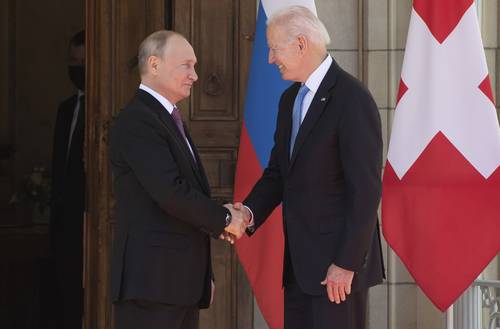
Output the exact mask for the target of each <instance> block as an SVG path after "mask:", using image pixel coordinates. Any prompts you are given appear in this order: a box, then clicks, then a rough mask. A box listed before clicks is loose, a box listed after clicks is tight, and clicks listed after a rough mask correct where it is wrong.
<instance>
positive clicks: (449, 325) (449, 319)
mask: <svg viewBox="0 0 500 329" xmlns="http://www.w3.org/2000/svg"><path fill="white" fill-rule="evenodd" d="M446 329H453V304H451V306H450V307H448V309H447V310H446Z"/></svg>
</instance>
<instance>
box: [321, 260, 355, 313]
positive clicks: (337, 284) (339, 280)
mask: <svg viewBox="0 0 500 329" xmlns="http://www.w3.org/2000/svg"><path fill="white" fill-rule="evenodd" d="M353 277H354V272H353V271H349V270H345V269H343V268H341V267H338V266H337V265H335V264H332V265H330V267H328V273H327V274H326V278H325V280H323V281H322V282H321V284H322V285H324V286H326V291H327V292H328V299H330V301H331V302H332V303H333V302H335V303H337V304H340V303H341V302H343V301H345V300H346V295H349V294H350V293H351V284H352V279H353Z"/></svg>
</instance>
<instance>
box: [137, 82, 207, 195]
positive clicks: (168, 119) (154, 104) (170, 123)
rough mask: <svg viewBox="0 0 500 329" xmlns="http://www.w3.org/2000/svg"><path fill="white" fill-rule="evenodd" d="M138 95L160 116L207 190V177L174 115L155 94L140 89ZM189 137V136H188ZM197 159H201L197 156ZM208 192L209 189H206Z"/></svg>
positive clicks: (192, 145)
mask: <svg viewBox="0 0 500 329" xmlns="http://www.w3.org/2000/svg"><path fill="white" fill-rule="evenodd" d="M137 95H138V97H139V98H140V99H141V101H143V102H144V103H145V104H146V105H147V106H148V107H149V108H150V109H152V110H153V111H154V112H155V113H156V114H157V115H158V117H159V119H160V121H161V122H162V123H163V125H164V126H165V128H166V129H167V131H168V132H169V134H170V135H171V136H173V138H174V140H175V142H176V144H177V145H178V146H179V148H180V149H181V150H182V151H183V152H182V153H183V154H184V156H185V157H186V158H187V160H188V161H189V163H190V165H191V169H192V170H193V172H194V174H195V176H196V178H197V179H198V182H199V183H200V185H201V186H202V187H203V188H204V189H205V190H206V188H207V185H208V184H207V183H205V181H206V179H203V178H202V177H201V176H202V175H201V173H200V171H199V168H198V166H197V164H196V162H195V161H194V158H193V154H192V153H191V151H190V150H189V146H188V145H187V143H186V141H185V140H184V137H182V135H181V133H180V131H179V128H177V125H176V124H175V121H174V119H173V118H172V116H171V115H170V114H169V113H168V111H167V110H166V109H165V108H164V107H163V105H162V104H161V103H160V102H159V101H158V100H157V99H156V98H154V97H153V96H151V95H150V94H149V93H148V92H146V91H144V90H141V89H139V90H138V92H137ZM184 130H185V133H186V135H188V134H187V129H185V128H184ZM188 139H189V137H188ZM189 142H190V144H191V147H192V148H193V152H195V155H196V151H195V147H194V144H193V143H192V141H191V140H190V141H189ZM197 161H199V159H198V158H197ZM206 192H208V191H206Z"/></svg>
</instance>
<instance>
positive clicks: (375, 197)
mask: <svg viewBox="0 0 500 329" xmlns="http://www.w3.org/2000/svg"><path fill="white" fill-rule="evenodd" d="M267 41H268V45H269V63H271V64H275V65H276V66H277V67H278V68H279V70H280V72H281V76H282V77H283V79H285V80H291V81H294V82H295V83H294V84H293V85H292V86H291V87H290V88H288V89H287V90H285V91H284V93H283V95H282V96H281V100H280V103H279V113H278V118H277V127H276V132H275V135H274V136H275V143H274V147H273V149H272V153H271V157H270V161H269V164H268V166H267V168H266V169H265V171H264V173H263V175H262V177H261V178H260V180H259V181H258V182H257V183H256V185H255V186H254V188H253V190H252V191H251V192H250V194H249V195H248V197H247V198H246V199H245V200H244V202H243V204H244V205H245V207H243V205H242V204H241V203H236V204H235V205H234V206H235V207H236V208H238V209H244V211H246V216H248V217H249V218H252V224H251V226H250V227H249V229H248V230H247V232H248V234H250V235H251V234H253V232H255V230H257V229H258V228H259V227H260V226H261V225H262V224H263V223H264V222H265V221H266V218H267V217H268V216H269V215H270V214H271V212H272V211H273V210H274V208H275V207H276V206H278V205H279V204H281V203H282V204H283V224H284V232H285V254H284V265H283V286H284V288H285V315H284V316H285V329H295V328H296V329H304V328H308V329H363V328H365V322H366V316H365V313H366V302H367V300H366V298H367V289H368V287H370V286H373V285H376V284H379V283H380V282H382V279H383V277H384V269H383V263H382V254H381V248H380V235H379V232H378V225H377V208H378V204H379V200H380V194H381V180H380V174H381V170H382V167H381V164H382V138H381V127H380V117H379V113H378V109H377V106H376V104H375V102H374V101H373V99H372V97H371V95H370V93H369V91H368V90H367V89H366V88H365V87H364V86H363V85H362V84H361V83H360V82H359V81H358V80H357V79H355V78H354V77H352V76H351V75H350V74H348V73H347V72H345V71H344V70H342V69H341V68H340V67H339V65H338V64H337V63H336V62H335V61H334V60H333V59H332V57H331V56H330V55H329V54H328V52H327V48H326V46H327V44H328V43H329V42H330V38H329V35H328V32H327V30H326V28H325V27H324V25H323V24H322V22H321V21H320V20H319V19H318V18H317V17H316V16H315V15H314V14H313V13H312V12H311V11H310V10H309V9H307V8H305V7H301V6H292V7H288V8H285V9H283V10H281V11H279V12H277V13H276V14H274V15H273V16H271V17H270V19H269V21H268V26H267Z"/></svg>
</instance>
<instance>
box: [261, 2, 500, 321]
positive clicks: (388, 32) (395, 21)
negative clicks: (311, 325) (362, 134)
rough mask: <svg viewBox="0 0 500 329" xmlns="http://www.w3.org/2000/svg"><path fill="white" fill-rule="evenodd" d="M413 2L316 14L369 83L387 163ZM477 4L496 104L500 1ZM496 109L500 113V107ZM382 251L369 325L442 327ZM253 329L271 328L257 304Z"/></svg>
mask: <svg viewBox="0 0 500 329" xmlns="http://www.w3.org/2000/svg"><path fill="white" fill-rule="evenodd" d="M411 4H412V1H411V0H352V1H345V0H316V6H317V9H318V15H319V17H320V18H321V19H322V20H323V21H324V22H325V24H326V26H327V29H328V31H329V32H330V34H331V37H332V44H331V45H330V49H329V50H330V53H331V54H332V55H333V56H334V57H335V59H336V60H337V61H338V62H339V64H340V65H341V66H342V67H344V68H345V69H346V70H347V71H349V72H350V73H351V74H353V75H355V76H357V77H358V78H360V79H362V80H363V81H364V82H365V84H366V85H367V86H368V88H369V89H370V91H371V92H372V94H373V96H374V98H375V101H376V102H377V104H378V106H379V110H380V116H381V119H382V129H383V134H384V136H383V138H384V163H385V156H386V154H387V145H388V140H389V137H390V128H391V125H392V118H393V112H394V108H395V105H396V104H395V102H396V94H397V89H398V86H399V79H400V72H401V65H402V61H403V54H404V48H405V43H406V34H407V31H408V23H409V17H410V12H411ZM479 4H480V8H479V15H480V19H481V31H482V37H483V42H484V47H485V53H486V57H487V62H488V67H489V72H490V77H491V82H492V88H493V90H494V91H496V92H495V93H496V95H495V99H496V100H497V105H498V103H499V102H498V100H499V99H500V83H497V79H498V77H500V62H499V61H500V48H499V39H500V35H499V27H500V26H499V22H498V16H499V13H500V4H499V3H498V1H497V0H481V1H480V2H479ZM360 6H361V8H360ZM358 11H359V12H360V13H358ZM359 29H361V31H359ZM359 32H360V33H359ZM360 39H361V40H360ZM360 45H361V47H362V49H360ZM360 67H361V69H360ZM497 110H498V112H499V113H500V110H499V107H497ZM485 234H488V233H485ZM383 249H384V261H385V264H386V269H387V275H388V278H387V280H386V282H385V283H384V284H382V285H380V286H377V287H375V288H372V289H371V290H370V299H369V309H368V313H369V316H368V318H369V326H368V328H369V329H444V328H445V315H444V314H443V313H441V312H440V311H438V310H437V309H436V308H435V307H434V306H433V305H432V304H431V303H430V301H429V300H428V299H427V297H426V296H425V295H424V294H423V293H422V292H421V290H420V289H419V288H418V287H417V286H416V285H415V282H414V280H413V278H412V277H411V276H410V275H409V273H408V271H407V270H406V268H405V267H404V266H403V265H402V263H401V261H400V260H399V258H398V257H397V256H396V255H395V254H394V252H393V251H392V250H391V249H390V248H389V247H388V246H387V244H386V243H385V241H383ZM497 258H498V257H497ZM483 278H485V279H494V280H498V279H500V276H499V261H498V260H494V261H493V262H492V263H491V264H490V266H488V268H487V269H486V270H485V272H484V273H483ZM254 328H256V329H264V328H267V326H266V325H265V322H264V321H263V320H262V317H261V315H260V313H259V311H258V309H257V307H256V311H255V326H254Z"/></svg>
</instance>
